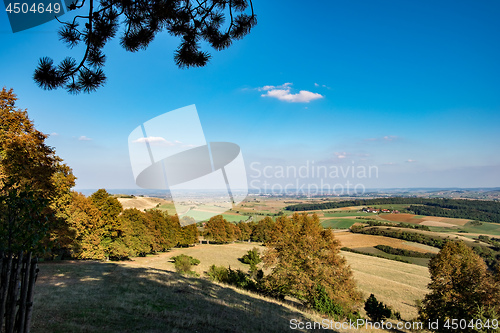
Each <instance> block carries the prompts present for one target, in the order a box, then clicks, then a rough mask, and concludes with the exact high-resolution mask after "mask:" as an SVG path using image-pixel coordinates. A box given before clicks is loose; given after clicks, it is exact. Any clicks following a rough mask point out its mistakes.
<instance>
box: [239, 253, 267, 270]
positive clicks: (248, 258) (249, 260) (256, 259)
mask: <svg viewBox="0 0 500 333" xmlns="http://www.w3.org/2000/svg"><path fill="white" fill-rule="evenodd" d="M240 261H241V262H243V263H244V264H248V265H250V273H251V274H252V276H253V275H254V273H255V272H257V264H259V263H260V262H261V261H262V259H261V258H260V253H259V249H257V248H256V247H254V248H253V249H251V250H249V251H248V252H247V254H245V255H243V257H241V258H240Z"/></svg>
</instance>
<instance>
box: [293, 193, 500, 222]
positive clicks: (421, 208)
mask: <svg viewBox="0 0 500 333" xmlns="http://www.w3.org/2000/svg"><path fill="white" fill-rule="evenodd" d="M390 204H408V206H409V207H408V208H407V210H408V211H412V212H413V213H415V214H417V215H429V216H442V217H453V218H461V219H471V220H480V221H485V222H494V223H500V202H497V201H482V200H460V199H439V198H436V199H425V198H402V197H396V198H378V199H359V200H347V201H338V202H336V201H331V202H325V203H313V204H298V205H291V206H287V207H286V208H285V209H287V210H290V211H307V210H324V209H334V208H341V207H349V206H370V205H371V206H373V205H390Z"/></svg>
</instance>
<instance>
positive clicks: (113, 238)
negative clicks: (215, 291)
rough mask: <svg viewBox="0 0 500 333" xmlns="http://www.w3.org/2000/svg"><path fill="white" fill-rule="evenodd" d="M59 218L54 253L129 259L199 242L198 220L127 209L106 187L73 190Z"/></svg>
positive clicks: (55, 231)
mask: <svg viewBox="0 0 500 333" xmlns="http://www.w3.org/2000/svg"><path fill="white" fill-rule="evenodd" d="M58 220H59V223H58V224H57V225H55V226H54V227H53V228H52V230H51V236H50V238H51V242H50V244H49V245H50V246H49V248H50V249H51V251H50V254H51V255H52V256H56V255H59V256H63V257H64V256H66V257H71V258H78V259H99V260H102V259H125V258H129V257H134V256H144V255H146V254H148V253H156V252H163V251H166V250H168V249H170V248H172V247H176V246H177V247H179V246H188V245H190V244H194V243H196V242H198V230H197V228H196V225H195V224H191V225H188V226H185V227H181V225H180V222H179V218H178V217H177V215H173V216H170V215H168V214H166V213H165V212H163V211H161V210H149V211H147V212H143V211H140V210H138V209H135V208H132V209H125V210H123V207H122V205H121V204H120V202H119V201H118V200H117V199H116V198H114V197H112V196H110V195H109V194H108V193H107V192H106V191H105V190H103V189H101V190H98V191H97V192H95V193H94V194H92V195H91V196H90V197H85V196H84V195H82V194H80V193H76V192H72V195H71V197H70V198H69V200H68V202H66V203H65V205H64V209H62V210H61V211H60V212H59V213H58Z"/></svg>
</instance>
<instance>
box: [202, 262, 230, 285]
mask: <svg viewBox="0 0 500 333" xmlns="http://www.w3.org/2000/svg"><path fill="white" fill-rule="evenodd" d="M207 275H208V276H209V277H210V279H211V280H213V281H217V282H225V281H228V275H229V270H228V269H227V268H226V267H224V266H215V265H212V266H210V268H209V269H208V271H207Z"/></svg>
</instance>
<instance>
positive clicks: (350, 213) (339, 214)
mask: <svg viewBox="0 0 500 333" xmlns="http://www.w3.org/2000/svg"><path fill="white" fill-rule="evenodd" d="M324 215H325V217H346V216H365V215H366V213H363V212H358V211H354V210H349V211H346V212H331V211H330V212H328V213H326V212H325V214H324ZM374 215H375V214H374Z"/></svg>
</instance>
